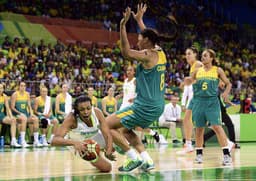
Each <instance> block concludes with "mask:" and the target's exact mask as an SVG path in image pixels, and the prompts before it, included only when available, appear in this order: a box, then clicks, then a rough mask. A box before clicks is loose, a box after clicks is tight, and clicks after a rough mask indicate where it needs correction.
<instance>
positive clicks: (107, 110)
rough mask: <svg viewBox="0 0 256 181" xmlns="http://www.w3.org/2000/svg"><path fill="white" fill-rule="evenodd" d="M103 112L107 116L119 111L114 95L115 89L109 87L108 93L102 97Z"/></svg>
mask: <svg viewBox="0 0 256 181" xmlns="http://www.w3.org/2000/svg"><path fill="white" fill-rule="evenodd" d="M101 103H102V112H103V114H104V115H105V116H109V115H111V114H112V113H114V112H115V111H117V100H116V99H115V97H114V89H113V88H112V87H110V88H109V89H108V95H107V96H105V97H104V98H103V99H102V102H101Z"/></svg>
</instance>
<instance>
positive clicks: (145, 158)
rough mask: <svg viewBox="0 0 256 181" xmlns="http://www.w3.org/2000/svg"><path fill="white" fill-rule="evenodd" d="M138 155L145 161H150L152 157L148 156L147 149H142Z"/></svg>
mask: <svg viewBox="0 0 256 181" xmlns="http://www.w3.org/2000/svg"><path fill="white" fill-rule="evenodd" d="M140 156H141V158H142V160H143V161H146V162H151V161H152V159H151V157H150V156H149V154H148V152H147V151H143V152H141V153H140Z"/></svg>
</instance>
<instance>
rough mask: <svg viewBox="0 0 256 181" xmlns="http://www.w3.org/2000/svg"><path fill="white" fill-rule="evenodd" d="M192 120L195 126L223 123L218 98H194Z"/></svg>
mask: <svg viewBox="0 0 256 181" xmlns="http://www.w3.org/2000/svg"><path fill="white" fill-rule="evenodd" d="M192 120H193V123H194V125H195V127H206V126H212V125H221V110H220V103H219V100H218V98H217V97H216V98H205V99H203V98H200V99H197V98H193V106H192Z"/></svg>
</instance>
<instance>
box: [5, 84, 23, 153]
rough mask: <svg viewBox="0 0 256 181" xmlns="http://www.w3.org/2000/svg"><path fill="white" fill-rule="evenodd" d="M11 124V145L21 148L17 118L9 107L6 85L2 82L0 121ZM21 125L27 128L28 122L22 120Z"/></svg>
mask: <svg viewBox="0 0 256 181" xmlns="http://www.w3.org/2000/svg"><path fill="white" fill-rule="evenodd" d="M1 122H2V123H4V124H8V125H11V137H12V138H11V147H14V148H20V147H21V145H20V144H18V143H17V139H16V118H15V117H13V116H12V112H11V110H10V107H9V102H8V97H7V95H5V94H4V85H3V84H2V83H0V123H1ZM21 124H22V125H21V126H22V127H23V129H24V127H25V128H26V122H21Z"/></svg>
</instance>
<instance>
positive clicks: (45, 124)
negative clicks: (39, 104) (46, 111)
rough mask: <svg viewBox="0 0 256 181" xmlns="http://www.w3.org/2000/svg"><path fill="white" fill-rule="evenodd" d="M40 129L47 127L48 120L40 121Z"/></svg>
mask: <svg viewBox="0 0 256 181" xmlns="http://www.w3.org/2000/svg"><path fill="white" fill-rule="evenodd" d="M41 124H42V128H47V126H48V120H47V119H45V118H43V119H41Z"/></svg>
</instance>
